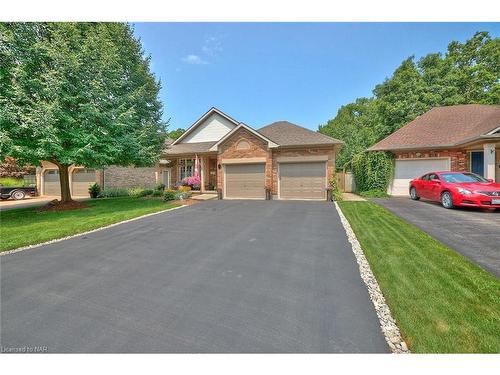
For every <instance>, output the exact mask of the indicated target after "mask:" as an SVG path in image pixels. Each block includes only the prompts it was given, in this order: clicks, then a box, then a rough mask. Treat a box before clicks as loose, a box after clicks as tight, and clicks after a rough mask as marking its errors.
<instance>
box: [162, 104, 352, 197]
mask: <svg viewBox="0 0 500 375" xmlns="http://www.w3.org/2000/svg"><path fill="white" fill-rule="evenodd" d="M341 146H342V142H341V141H339V140H337V139H334V138H330V137H328V136H326V135H323V134H320V133H318V132H314V131H311V130H308V129H305V128H303V127H300V126H298V125H294V124H291V123H289V122H286V121H279V122H275V123H272V124H270V125H267V126H264V127H263V128H261V129H258V130H255V129H253V128H251V127H250V126H248V125H245V124H243V123H241V122H239V121H236V120H235V119H233V118H231V117H229V116H228V115H226V114H224V113H223V112H221V111H219V110H218V109H216V108H211V109H210V110H209V111H208V112H206V113H205V114H204V115H203V116H201V118H200V119H198V120H197V121H196V122H195V123H194V124H193V125H192V126H191V127H190V128H188V129H187V130H186V132H185V133H184V134H182V135H181V136H180V137H179V138H178V139H177V140H175V141H174V142H173V143H172V144H171V145H169V146H168V147H167V148H166V150H165V151H164V152H163V154H162V156H161V159H160V162H159V164H158V176H159V181H161V182H163V183H164V184H165V185H167V186H169V187H173V186H174V185H175V183H176V182H178V181H181V180H182V179H183V178H185V177H188V176H192V175H193V173H194V164H195V159H196V157H198V158H199V159H200V161H201V163H200V164H201V171H200V175H201V182H202V183H201V192H214V193H215V192H216V191H217V190H218V189H220V191H221V192H222V196H223V198H224V199H238V198H245V199H264V198H265V196H266V189H268V190H269V191H270V192H271V194H272V196H273V198H274V199H325V196H326V189H325V188H326V187H327V186H328V180H329V179H330V178H331V177H332V176H333V173H334V169H335V155H336V153H338V151H339V150H340V148H341Z"/></svg>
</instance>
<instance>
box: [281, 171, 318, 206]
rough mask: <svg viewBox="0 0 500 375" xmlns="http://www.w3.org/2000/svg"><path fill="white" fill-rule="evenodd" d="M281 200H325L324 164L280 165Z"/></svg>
mask: <svg viewBox="0 0 500 375" xmlns="http://www.w3.org/2000/svg"><path fill="white" fill-rule="evenodd" d="M279 174H280V175H279V179H280V198H281V199H325V194H326V192H325V187H326V162H319V163H280V165H279Z"/></svg>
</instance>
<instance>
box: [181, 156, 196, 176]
mask: <svg viewBox="0 0 500 375" xmlns="http://www.w3.org/2000/svg"><path fill="white" fill-rule="evenodd" d="M193 172H194V159H179V181H182V180H183V179H184V178H186V177H191V176H192V175H193Z"/></svg>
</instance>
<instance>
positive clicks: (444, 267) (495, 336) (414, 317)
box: [340, 202, 500, 353]
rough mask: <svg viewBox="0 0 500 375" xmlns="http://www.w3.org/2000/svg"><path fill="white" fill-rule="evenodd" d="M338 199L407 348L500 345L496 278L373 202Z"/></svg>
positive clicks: (459, 349)
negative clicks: (342, 200)
mask: <svg viewBox="0 0 500 375" xmlns="http://www.w3.org/2000/svg"><path fill="white" fill-rule="evenodd" d="M340 206H341V208H342V211H343V212H344V214H345V216H346V217H347V219H348V220H349V222H350V224H351V226H352V228H353V230H354V232H355V233H356V236H357V237H358V240H359V242H360V243H361V246H362V248H363V250H364V252H365V255H366V257H367V259H368V261H369V263H370V265H371V267H372V270H373V273H374V274H375V277H376V278H377V280H378V282H379V284H380V288H381V289H382V292H383V293H384V296H385V298H386V301H387V303H388V305H389V307H390V308H391V311H392V314H393V316H394V317H395V318H396V320H397V322H398V325H399V327H400V329H401V333H402V335H403V337H404V339H405V340H406V342H407V343H408V345H409V347H410V350H412V351H413V352H416V353H466V352H475V353H499V352H500V280H498V279H497V278H495V277H494V276H493V275H491V274H489V273H488V272H486V271H484V270H482V269H481V268H479V267H478V266H476V265H474V264H472V263H471V262H469V261H468V260H467V259H465V258H464V257H463V256H461V255H460V254H458V253H456V252H455V251H453V250H451V249H450V248H448V247H447V246H445V245H444V244H442V243H441V242H439V241H437V240H435V239H433V238H432V237H430V236H429V235H427V234H426V233H424V232H422V231H421V230H419V229H418V228H416V227H415V226H413V225H411V224H409V223H407V222H405V221H403V220H401V219H399V218H398V217H396V216H394V215H393V214H392V213H390V212H388V211H387V210H385V209H384V208H382V207H380V206H378V205H376V204H374V203H371V202H341V203H340Z"/></svg>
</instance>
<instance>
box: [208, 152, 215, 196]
mask: <svg viewBox="0 0 500 375" xmlns="http://www.w3.org/2000/svg"><path fill="white" fill-rule="evenodd" d="M216 187H217V159H212V158H211V159H208V186H207V190H215V189H216Z"/></svg>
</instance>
